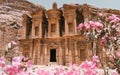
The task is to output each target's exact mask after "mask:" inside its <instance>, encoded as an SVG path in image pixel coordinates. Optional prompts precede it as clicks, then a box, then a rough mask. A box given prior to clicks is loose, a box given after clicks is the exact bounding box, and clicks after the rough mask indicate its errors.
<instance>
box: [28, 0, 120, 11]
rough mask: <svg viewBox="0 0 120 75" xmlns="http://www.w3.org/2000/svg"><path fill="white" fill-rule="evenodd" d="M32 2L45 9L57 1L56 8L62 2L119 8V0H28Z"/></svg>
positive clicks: (60, 5)
mask: <svg viewBox="0 0 120 75" xmlns="http://www.w3.org/2000/svg"><path fill="white" fill-rule="evenodd" d="M28 1H30V2H32V3H35V4H39V5H42V6H43V7H45V8H46V9H50V8H52V4H53V3H54V2H56V3H57V5H58V8H60V7H62V5H63V4H71V3H72V4H84V3H87V4H89V5H93V6H96V7H99V8H111V9H117V10H120V0H28Z"/></svg>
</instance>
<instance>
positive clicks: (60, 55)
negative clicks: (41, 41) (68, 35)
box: [59, 44, 63, 65]
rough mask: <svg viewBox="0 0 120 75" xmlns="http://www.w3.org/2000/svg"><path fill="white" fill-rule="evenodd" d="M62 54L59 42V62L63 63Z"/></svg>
mask: <svg viewBox="0 0 120 75" xmlns="http://www.w3.org/2000/svg"><path fill="white" fill-rule="evenodd" d="M62 57H63V54H62V48H61V44H59V64H60V65H62V64H63V59H62Z"/></svg>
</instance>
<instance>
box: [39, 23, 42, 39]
mask: <svg viewBox="0 0 120 75" xmlns="http://www.w3.org/2000/svg"><path fill="white" fill-rule="evenodd" d="M42 29H43V28H42V21H40V25H39V37H40V38H42Z"/></svg>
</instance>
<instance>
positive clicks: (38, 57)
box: [37, 40, 41, 65]
mask: <svg viewBox="0 0 120 75" xmlns="http://www.w3.org/2000/svg"><path fill="white" fill-rule="evenodd" d="M40 46H41V44H40V40H39V42H38V51H37V53H38V54H37V55H38V56H37V64H38V65H40V50H41V49H40Z"/></svg>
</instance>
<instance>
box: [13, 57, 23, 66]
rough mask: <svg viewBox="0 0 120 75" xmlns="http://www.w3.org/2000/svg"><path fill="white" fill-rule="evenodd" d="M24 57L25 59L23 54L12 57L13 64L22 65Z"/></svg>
mask: <svg viewBox="0 0 120 75" xmlns="http://www.w3.org/2000/svg"><path fill="white" fill-rule="evenodd" d="M22 59H23V56H18V57H14V58H13V59H12V65H15V66H18V65H20V64H21V61H22Z"/></svg>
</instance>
